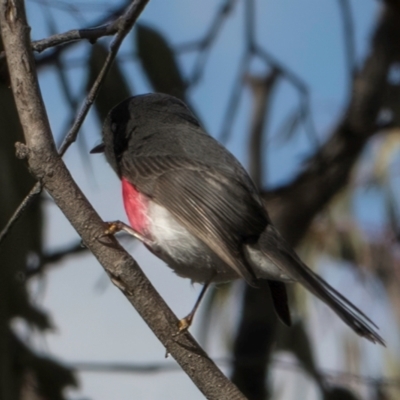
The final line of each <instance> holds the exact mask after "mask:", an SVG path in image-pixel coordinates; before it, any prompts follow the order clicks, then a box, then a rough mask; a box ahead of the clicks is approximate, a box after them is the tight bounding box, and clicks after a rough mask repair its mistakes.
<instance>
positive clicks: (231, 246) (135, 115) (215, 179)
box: [103, 94, 384, 344]
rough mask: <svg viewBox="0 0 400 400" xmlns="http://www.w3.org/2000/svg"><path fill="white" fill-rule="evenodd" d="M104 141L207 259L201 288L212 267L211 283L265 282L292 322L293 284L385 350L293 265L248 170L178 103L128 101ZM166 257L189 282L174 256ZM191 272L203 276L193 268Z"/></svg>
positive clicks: (357, 315) (353, 311)
mask: <svg viewBox="0 0 400 400" xmlns="http://www.w3.org/2000/svg"><path fill="white" fill-rule="evenodd" d="M103 137H104V146H105V154H106V157H107V160H108V162H109V163H110V165H111V166H112V167H113V169H114V170H115V171H116V173H117V174H118V175H119V177H120V178H122V177H124V178H125V179H127V180H128V181H129V182H130V183H131V184H132V185H133V186H134V187H135V188H136V189H137V190H138V191H139V192H140V193H143V194H144V195H145V196H146V197H147V198H148V199H150V200H151V201H152V202H154V204H156V205H159V206H161V207H162V208H163V209H166V210H167V211H168V213H170V214H171V215H172V218H173V219H174V220H176V221H177V222H178V223H179V224H180V225H181V226H182V227H184V228H185V229H186V230H187V232H188V233H189V235H192V236H193V238H195V240H197V241H198V243H199V245H198V246H197V247H198V253H199V252H200V253H201V252H203V253H208V254H209V257H208V258H207V260H211V261H209V263H211V268H210V266H209V265H208V266H207V267H206V266H204V278H201V280H202V281H203V282H206V281H207V279H208V278H209V277H210V276H212V275H210V274H211V272H210V269H211V270H213V271H212V272H213V273H215V279H214V280H215V281H219V280H222V279H223V278H225V277H229V278H230V279H233V278H234V277H242V278H244V279H246V281H247V282H248V283H250V284H252V285H256V281H257V279H268V280H270V282H271V284H270V288H271V293H272V295H273V298H274V304H275V307H276V309H277V312H278V314H279V315H280V317H281V319H283V320H284V322H286V323H287V324H290V315H289V310H288V306H287V297H286V290H285V286H284V282H288V281H298V282H300V283H301V284H302V285H303V286H304V287H306V288H307V289H308V290H310V291H311V292H312V293H313V294H314V295H316V296H317V297H319V298H320V299H321V300H322V301H324V302H325V303H326V304H328V305H329V306H330V307H331V308H332V309H333V310H334V311H335V312H336V313H337V314H338V315H339V316H340V317H341V318H342V319H343V321H344V322H346V323H347V324H348V325H349V326H350V327H351V328H352V329H353V330H354V331H356V332H357V333H358V334H359V335H361V336H364V337H366V338H367V339H369V340H371V341H372V342H379V343H381V344H384V342H383V339H382V338H381V337H380V336H379V334H378V333H377V332H376V331H375V330H374V328H373V326H375V325H374V324H373V323H372V322H371V321H370V320H369V319H368V317H366V316H365V314H363V313H362V312H361V311H360V310H359V309H358V308H357V307H355V306H354V305H353V304H351V303H350V302H349V301H348V300H347V299H345V298H344V297H343V296H342V295H340V294H339V293H338V292H337V291H336V290H335V289H333V288H332V287H331V286H330V285H328V284H327V283H326V282H325V281H323V280H322V279H321V278H320V277H319V276H318V275H316V274H315V273H314V272H313V271H312V270H310V269H309V268H308V267H307V266H306V265H305V264H304V263H303V262H302V261H301V260H300V259H299V257H298V256H297V254H296V253H295V252H294V250H293V249H292V248H291V247H290V246H289V245H288V244H287V243H286V242H285V240H284V239H283V238H282V237H281V236H280V234H279V232H278V231H277V230H276V228H275V227H274V226H273V225H272V224H271V221H270V219H269V217H268V214H267V212H266V210H265V208H264V206H263V203H262V201H261V198H260V196H259V194H258V192H257V190H256V188H255V186H254V185H253V183H252V181H251V179H250V178H249V176H248V174H247V173H246V171H245V170H244V169H243V167H242V166H241V165H240V163H239V162H238V161H237V160H236V158H235V157H233V155H232V154H231V153H229V152H228V151H227V150H226V149H225V148H224V147H223V146H221V145H220V144H219V143H218V142H217V141H216V140H215V139H213V138H212V137H210V136H209V135H208V134H206V133H205V132H204V131H203V129H202V128H201V127H200V124H199V123H198V121H197V120H196V118H195V117H194V116H193V114H192V113H191V112H190V110H189V109H188V108H187V107H186V105H185V104H184V103H183V102H182V101H180V100H178V99H176V98H174V97H171V96H168V95H164V94H147V95H142V96H135V97H132V98H130V99H127V100H125V101H124V102H122V103H120V104H119V105H117V106H116V107H115V108H113V109H112V110H111V112H110V113H109V115H108V117H107V119H106V121H105V123H104V127H103ZM188 246H189V245H188ZM191 246H192V244H191ZM161 247H162V246H161ZM154 251H155V252H156V254H157V252H158V250H157V251H156V250H154ZM180 251H182V250H180ZM184 251H185V250H184ZM158 254H159V255H160V254H161V255H160V257H162V258H163V256H162V254H163V253H162V252H161V253H160V252H158ZM164 259H165V260H166V261H167V263H169V264H170V266H171V267H172V268H174V269H176V270H177V273H179V274H180V275H184V276H187V277H191V270H190V268H189V267H190V266H189V267H188V268H187V269H186V270H184V269H183V268H184V267H183V266H182V268H181V265H180V263H181V261H179V260H178V259H179V257H177V258H176V261H175V258H174V256H171V254H170V255H168V256H165V257H164ZM192 268H196V273H197V274H198V270H200V271H201V266H198V262H197V263H193V266H192ZM178 270H179V271H180V272H178ZM182 271H184V272H182ZM229 271H230V272H229ZM219 276H221V279H219ZM191 278H192V279H194V278H193V277H191ZM196 279H197V280H199V278H198V275H196Z"/></svg>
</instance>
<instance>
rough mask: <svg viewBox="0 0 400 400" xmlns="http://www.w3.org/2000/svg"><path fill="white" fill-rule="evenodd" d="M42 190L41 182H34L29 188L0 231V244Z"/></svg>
mask: <svg viewBox="0 0 400 400" xmlns="http://www.w3.org/2000/svg"><path fill="white" fill-rule="evenodd" d="M41 192H42V184H41V182H36V184H35V186H33V188H32V189H31V191H30V192H29V193H28V194H27V196H26V197H25V198H24V200H23V201H22V202H21V204H20V205H19V206H18V208H17V209H16V210H15V212H14V214H13V215H12V216H11V218H10V219H9V220H8V222H7V225H6V226H5V227H4V228H3V230H2V231H1V232H0V245H1V243H2V242H3V240H4V239H5V238H6V237H7V235H8V234H9V233H10V232H11V229H12V227H13V225H14V224H15V223H16V222H17V221H18V220H19V218H20V217H21V215H22V214H23V213H24V211H25V210H26V209H27V208H28V207H29V206H30V205H31V204H32V202H33V200H35V199H36V197H37V196H38V195H39V194H40V193H41Z"/></svg>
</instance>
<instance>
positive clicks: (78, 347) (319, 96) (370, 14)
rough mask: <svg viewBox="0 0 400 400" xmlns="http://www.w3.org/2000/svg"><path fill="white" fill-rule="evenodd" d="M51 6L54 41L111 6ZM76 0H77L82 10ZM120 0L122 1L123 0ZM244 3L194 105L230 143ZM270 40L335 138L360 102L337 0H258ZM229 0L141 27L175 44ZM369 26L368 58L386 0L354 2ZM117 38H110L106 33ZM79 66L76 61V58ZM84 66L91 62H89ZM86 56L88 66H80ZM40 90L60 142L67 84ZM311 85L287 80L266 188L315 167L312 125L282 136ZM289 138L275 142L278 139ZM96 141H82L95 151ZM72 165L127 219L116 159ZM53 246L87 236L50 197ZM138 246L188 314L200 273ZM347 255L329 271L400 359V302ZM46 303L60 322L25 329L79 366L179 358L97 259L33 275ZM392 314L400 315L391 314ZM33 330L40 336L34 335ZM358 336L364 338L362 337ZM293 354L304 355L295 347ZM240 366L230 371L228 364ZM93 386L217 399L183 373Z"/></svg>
mask: <svg viewBox="0 0 400 400" xmlns="http://www.w3.org/2000/svg"><path fill="white" fill-rule="evenodd" d="M44 3H45V2H40V1H28V2H27V9H28V17H29V21H30V24H31V25H32V38H33V39H40V38H43V37H45V36H48V35H49V32H50V31H49V29H50V28H49V25H48V22H47V18H48V16H49V13H51V14H52V15H53V16H54V18H55V24H56V26H55V27H54V29H56V31H57V32H62V31H66V30H69V29H73V28H77V27H83V26H86V25H87V24H88V23H90V22H91V21H94V20H96V18H98V17H99V16H100V15H101V14H102V10H103V9H102V7H103V5H106V4H107V3H106V2H96V1H94V0H93V1H87V0H86V2H85V4H90V3H93V4H96V7H94V8H93V9H89V7H88V10H90V11H88V12H85V13H84V14H82V15H80V16H78V17H77V16H71V15H70V14H69V13H66V12H64V11H62V10H57V9H55V8H53V7H49V6H48V5H47V6H43V4H44ZM73 3H74V2H73V1H71V2H70V4H73ZM110 3H111V2H110ZM243 3H244V2H243V1H239V2H238V4H237V6H236V7H235V9H234V11H233V13H232V14H231V15H230V17H229V18H228V19H227V21H226V23H225V24H224V27H223V30H222V32H221V34H220V36H219V37H218V40H217V42H216V44H215V46H214V47H213V50H212V52H211V57H210V60H209V62H208V64H207V67H206V70H205V74H204V76H203V79H202V81H201V82H200V84H199V85H198V86H196V87H195V88H194V89H193V90H192V91H191V92H190V100H191V102H192V104H193V105H194V107H195V109H196V111H197V112H198V113H199V115H200V117H201V119H202V121H204V125H205V126H206V127H207V130H208V131H209V133H210V134H211V135H213V136H216V137H218V135H220V132H221V129H222V121H223V115H224V111H225V107H226V103H227V99H228V96H229V94H230V90H231V87H232V83H233V81H234V79H236V75H237V64H238V60H239V59H240V56H241V55H242V53H243V46H244V42H243V37H244V35H243ZM255 3H256V7H257V12H256V26H257V28H256V36H257V39H258V41H259V43H260V44H261V45H262V46H263V47H264V48H265V49H267V50H268V51H269V52H270V53H271V54H273V55H274V56H275V57H276V58H277V59H278V60H279V61H280V62H282V63H283V64H285V65H286V66H287V67H288V68H289V69H290V70H292V71H294V72H295V73H296V74H297V75H298V76H299V77H300V78H301V79H302V80H304V81H305V82H306V83H307V85H308V86H309V87H310V91H311V105H312V111H313V116H314V123H315V126H316V129H317V132H318V138H319V140H320V141H323V140H324V138H326V136H327V135H328V134H329V132H330V129H331V128H332V127H333V126H334V123H335V121H337V119H338V117H339V116H340V115H341V112H342V111H343V108H344V107H345V106H346V102H345V101H346V96H347V95H348V93H347V91H348V85H347V83H348V71H347V69H346V60H345V57H344V56H345V53H344V47H343V31H342V24H341V19H340V13H339V8H338V4H337V2H336V1H327V0H326V1H321V0H303V1H294V0H270V1H261V0H260V1H256V2H255ZM220 4H221V1H215V0H203V1H201V2H198V1H192V0H171V1H168V2H166V1H165V0H151V1H150V2H149V5H148V6H147V7H146V9H145V11H144V12H143V14H142V15H141V17H140V22H141V23H146V24H149V25H151V26H153V27H156V28H157V29H159V30H160V31H161V33H163V34H164V35H165V37H166V38H167V39H168V40H169V41H170V43H172V44H174V45H178V44H182V43H187V42H190V41H191V40H193V39H196V38H199V37H201V36H202V35H203V34H204V33H205V31H206V29H207V27H208V26H209V24H210V21H211V19H212V18H213V16H214V14H215V12H216V10H217V8H218V7H219V6H220ZM351 5H352V10H353V15H354V20H355V33H356V50H357V51H356V53H357V60H358V61H359V62H360V61H362V60H363V58H364V56H365V54H366V51H367V49H368V43H369V35H370V33H371V29H372V28H373V23H374V21H375V20H376V16H377V13H378V11H379V10H378V2H376V1H372V0H371V1H370V0H368V1H365V0H364V1H361V0H353V1H351ZM104 42H107V39H105V40H104ZM89 46H90V45H88V44H82V45H78V46H75V48H74V50H73V51H70V52H67V53H66V55H65V56H64V60H69V62H71V63H73V60H82V59H83V60H84V59H86V58H87V56H88V51H89ZM133 46H134V40H133V36H132V35H130V36H128V37H127V39H126V40H125V43H124V45H123V47H122V49H121V53H124V54H125V53H127V52H130V51H132V48H133ZM71 60H72V61H71ZM193 61H194V57H193V55H191V54H185V55H183V56H182V57H180V58H179V64H180V66H181V68H182V71H183V72H184V73H188V72H189V71H190V69H191V66H192V65H193ZM75 64H77V63H76V62H75ZM78 64H79V63H78ZM123 68H124V71H125V72H126V74H127V76H128V79H129V84H130V86H131V88H132V92H133V93H135V94H140V93H145V92H148V91H150V90H151V89H150V87H149V84H148V82H147V81H146V78H145V77H144V75H143V72H142V70H141V67H140V65H139V64H138V63H137V62H134V63H132V62H130V63H124V64H123ZM251 69H252V71H253V72H254V73H263V72H264V73H265V65H264V64H262V63H261V62H260V61H257V60H255V61H254V62H253V63H252V67H251ZM68 79H69V84H70V86H71V88H72V91H73V92H74V93H75V94H76V95H78V94H79V93H80V91H81V88H82V85H84V82H85V81H86V76H85V74H84V73H82V70H81V69H80V68H79V67H74V68H70V69H69V70H68ZM40 84H41V87H42V93H43V97H44V100H45V104H46V107H47V112H48V115H49V119H50V123H51V126H52V129H53V133H54V135H55V137H56V139H57V140H58V141H59V139H60V138H61V137H62V135H63V134H64V133H65V127H66V124H67V122H68V121H69V120H70V118H71V111H70V110H69V106H68V105H67V103H66V102H65V99H64V96H63V94H62V92H60V87H59V79H58V76H57V74H56V73H55V71H54V70H52V69H50V68H47V69H45V70H43V71H41V74H40ZM298 101H299V96H298V93H297V92H296V91H295V90H294V89H293V87H292V86H291V85H289V84H288V83H285V82H284V83H280V84H279V86H278V88H277V97H276V101H275V103H274V107H273V113H272V118H271V121H270V132H271V134H270V137H269V138H268V140H267V143H266V146H265V152H266V154H267V162H266V169H267V171H268V173H267V177H266V179H265V182H264V183H265V185H268V186H270V187H273V186H276V185H278V184H281V183H283V182H285V181H288V180H289V179H291V178H292V177H293V176H294V175H295V174H296V173H297V172H298V171H299V168H301V162H302V161H303V160H304V159H305V158H306V157H307V155H309V154H311V153H312V152H313V151H314V150H315V147H314V146H315V145H314V143H311V142H310V140H309V139H308V138H307V135H306V134H305V132H300V133H299V134H298V135H296V136H295V137H294V139H293V140H292V141H291V142H290V145H282V144H281V143H279V141H278V140H276V135H277V134H278V133H279V129H280V127H281V126H282V121H283V119H284V118H285V117H287V115H288V114H289V113H290V111H292V110H293V108H294V107H295V106H296V105H297V104H298ZM250 110H251V97H250V93H249V91H248V89H245V91H244V95H243V98H242V101H241V104H240V109H239V111H238V113H237V116H236V122H235V125H234V129H233V132H232V137H231V139H230V140H229V142H228V143H227V147H228V148H229V149H230V150H231V151H232V152H233V153H234V154H235V155H236V156H237V157H238V158H239V160H240V161H242V163H243V164H244V165H246V164H247V154H246V151H245V149H246V136H245V135H244V134H243V132H246V131H248V126H249V116H250V115H251V113H250ZM100 132H101V126H100V124H99V122H98V121H97V119H96V115H95V113H94V111H93V110H92V111H91V112H90V114H89V117H88V118H87V120H86V122H85V124H84V126H83V128H82V130H81V133H80V134H81V137H80V139H79V140H80V141H81V144H82V142H83V143H84V144H85V146H86V147H87V149H90V148H91V147H93V146H94V145H95V144H97V143H98V142H99V140H100ZM274 135H275V136H274ZM81 148H82V146H81ZM65 162H66V163H67V166H68V168H69V169H70V171H71V173H72V175H73V177H74V178H75V180H76V182H77V183H78V185H79V186H80V187H81V189H82V190H83V191H84V193H85V194H86V196H87V197H88V199H89V201H90V202H91V204H92V205H93V206H94V208H95V209H96V210H97V212H98V213H99V214H100V216H101V217H102V218H103V219H104V220H105V221H107V220H116V219H121V220H123V221H126V220H127V219H126V217H125V213H124V210H123V205H122V201H121V189H120V183H119V181H118V179H117V177H116V176H115V174H114V173H113V171H112V170H111V168H110V167H109V166H108V165H107V164H106V162H105V159H104V157H103V156H98V155H96V156H89V155H88V154H87V152H83V153H82V151H80V150H78V147H77V146H76V145H74V146H72V147H71V148H70V150H69V151H68V153H67V155H66V156H65ZM356 208H357V210H358V211H357V215H358V217H359V218H360V220H362V222H363V224H364V225H365V226H367V227H372V228H371V229H375V228H376V227H378V228H379V226H380V224H381V223H382V222H381V221H382V215H383V212H382V199H381V198H380V196H379V195H378V194H376V195H375V196H374V195H373V193H372V194H371V196H370V197H368V198H365V196H364V199H363V201H362V202H361V201H360V203H359V204H358V203H357V204H356ZM45 214H46V219H45V246H46V248H47V249H52V250H54V249H57V248H62V247H64V246H66V245H68V244H70V243H73V242H75V241H76V240H78V239H79V238H78V236H77V234H76V232H75V231H74V230H73V228H72V227H71V226H70V224H69V222H68V221H67V220H66V219H65V218H64V217H63V215H62V214H61V212H60V211H59V210H58V209H57V207H56V206H55V205H54V204H53V203H52V202H51V201H50V200H49V201H48V202H47V203H46V208H45ZM124 246H125V247H126V249H127V250H128V251H129V252H130V253H131V254H132V255H133V256H134V258H135V259H136V260H137V261H138V263H139V265H140V266H141V267H142V268H143V270H144V272H145V274H146V275H147V276H148V278H149V279H150V281H151V282H152V283H153V284H154V286H155V287H156V289H157V290H158V291H159V292H160V294H161V296H162V297H163V298H164V299H165V300H166V302H167V303H168V304H169V305H170V307H171V308H172V309H173V311H174V312H175V313H176V315H177V316H178V317H182V316H184V315H186V314H187V313H188V311H189V310H190V309H191V307H192V305H193V304H194V301H195V299H196V297H197V295H198V293H199V291H200V286H199V285H195V286H192V285H191V284H190V282H189V281H188V280H184V279H182V278H178V277H176V276H175V275H174V274H173V273H172V272H171V270H170V269H169V268H167V267H165V265H163V263H162V262H161V261H159V260H158V259H156V258H155V257H154V256H153V255H151V254H150V253H149V252H148V251H147V250H146V249H145V248H144V247H143V246H142V245H140V244H136V243H133V242H131V241H124ZM332 263H334V261H332V260H329V259H323V260H321V262H320V263H319V265H321V268H320V272H321V274H322V275H323V276H324V277H325V278H327V279H328V280H329V282H330V283H331V284H332V285H333V286H334V287H340V291H341V292H342V293H343V294H345V295H347V296H348V297H349V298H350V300H352V301H354V302H355V303H356V304H357V305H358V306H360V307H361V308H362V309H363V310H365V311H366V312H367V313H368V315H369V316H370V317H371V318H372V319H373V320H374V321H375V322H376V323H377V324H378V325H380V326H381V327H382V329H381V334H382V336H383V337H384V338H385V339H387V342H388V345H390V348H391V352H392V353H393V357H398V354H399V345H398V331H397V329H396V328H395V327H394V326H393V324H394V322H393V318H392V315H391V311H390V307H388V305H387V301H386V299H385V295H384V293H383V288H382V287H381V286H380V285H379V283H377V282H376V281H375V280H373V279H372V278H370V277H368V276H366V277H365V280H364V281H363V284H362V285H360V281H359V279H358V278H359V277H358V276H357V275H356V273H355V271H354V269H352V268H351V267H350V266H349V267H348V268H340V269H339V268H336V267H334V266H333V267H332ZM31 289H32V294H33V297H34V299H35V301H36V302H37V303H38V304H40V305H42V307H43V308H44V309H46V310H48V311H49V312H50V313H51V315H52V316H53V317H54V325H55V327H56V329H55V330H54V331H53V332H51V333H48V334H46V335H45V337H43V336H39V335H32V334H31V333H30V332H27V331H26V329H24V327H21V326H17V328H16V329H19V330H20V332H21V335H22V336H24V337H25V339H26V340H27V341H30V343H32V344H33V345H34V346H35V348H36V349H38V350H39V351H43V352H44V353H46V354H50V355H51V356H54V357H56V358H58V359H60V360H63V361H64V362H66V363H75V362H80V361H93V362H96V361H97V362H127V363H151V362H156V363H166V364H170V363H174V361H173V360H172V359H171V358H169V359H167V360H166V359H165V358H164V355H165V351H164V348H163V346H161V344H160V343H159V342H158V340H157V339H156V338H155V337H154V335H153V334H152V332H151V331H150V330H149V328H148V327H147V326H146V324H145V323H144V322H143V321H142V320H141V318H140V317H139V316H138V314H137V313H136V311H135V310H134V309H133V308H132V306H131V305H130V304H129V303H128V302H127V301H126V299H125V298H124V296H123V295H122V294H121V293H120V292H119V291H118V290H117V289H116V288H115V287H114V286H113V285H112V284H110V283H109V281H108V279H107V277H106V276H105V273H104V272H103V270H102V268H101V266H100V265H99V264H98V262H97V261H96V260H95V258H94V257H93V256H92V255H91V254H89V253H85V254H84V255H79V256H71V257H69V258H68V259H67V260H65V261H63V262H62V263H60V264H58V265H57V266H55V267H54V268H51V269H49V272H48V273H47V274H46V276H45V277H44V278H43V279H40V280H38V281H35V282H33V284H32V287H31ZM241 290H242V285H241V284H240V283H238V284H237V285H236V286H235V288H234V290H233V291H232V295H231V296H230V297H229V298H228V299H227V300H226V304H224V305H223V307H221V310H220V312H219V314H218V315H214V316H213V319H212V323H211V326H212V329H211V333H210V337H212V340H211V341H210V342H209V343H208V346H207V351H208V352H209V354H210V355H211V356H212V357H215V358H220V357H225V356H227V355H228V354H229V353H228V350H229V348H230V345H231V338H232V332H233V331H234V329H235V324H236V322H237V318H238V316H239V313H240V309H239V307H238V302H237V301H235V300H236V299H237V298H238V297H239V295H240V292H241ZM309 301H310V304H311V311H310V318H309V327H310V328H311V329H310V331H312V337H313V339H314V340H315V342H317V341H318V345H317V351H316V357H317V360H318V363H319V365H320V366H321V367H325V368H333V369H337V370H342V369H344V367H345V366H344V365H342V364H343V360H344V359H345V357H344V348H343V346H339V345H337V344H336V345H335V342H337V341H335V339H334V338H335V337H343V338H347V337H351V338H352V339H351V340H354V337H353V336H354V334H353V333H352V332H351V331H350V330H349V329H348V328H347V327H346V326H345V325H344V324H343V323H342V322H341V321H340V320H339V319H338V318H336V317H332V315H333V314H332V313H331V312H330V311H329V310H328V309H327V308H326V307H325V306H324V305H323V304H321V303H320V302H318V301H316V300H315V299H311V300H309ZM391 321H392V322H391ZM200 323H201V318H197V320H196V321H195V323H194V326H193V328H192V329H191V332H192V333H193V334H194V336H195V337H196V332H198V325H199V324H200ZM28 333H29V334H28ZM352 335H353V336H352ZM360 349H362V351H363V354H365V362H364V363H363V365H364V367H363V368H364V371H361V372H362V373H365V374H367V375H372V376H374V375H377V376H379V374H380V373H381V372H382V368H383V365H384V360H385V359H386V358H385V357H387V354H386V355H385V353H384V350H383V349H381V348H380V347H378V346H373V345H371V344H370V343H368V342H367V341H361V342H360ZM281 356H282V357H281V358H284V359H286V360H289V361H290V360H292V358H291V357H290V356H288V355H281ZM226 371H228V370H226ZM286 374H289V376H290V382H291V384H287V382H288V375H284V374H283V373H282V370H280V369H279V368H277V369H274V373H273V377H272V379H273V380H274V382H275V385H274V390H276V392H277V393H280V396H281V397H280V398H291V397H290V396H291V395H293V393H295V392H294V390H295V389H294V388H296V390H299V388H301V390H302V391H304V394H305V396H307V397H304V398H307V399H314V398H316V396H317V394H318V392H317V391H316V389H315V387H314V386H313V385H312V384H310V383H309V381H308V380H307V379H306V378H305V376H304V375H303V374H299V373H297V372H296V373H295V372H286ZM79 380H80V388H79V390H77V391H71V392H70V393H69V394H70V398H71V399H75V400H77V399H93V400H94V399H96V400H106V399H119V400H125V399H126V400H127V399H132V398H135V399H154V400H158V399H160V400H161V399H170V398H171V399H176V400H180V399H182V400H183V399H187V398H190V399H194V400H196V399H202V398H203V396H202V395H201V393H200V392H199V391H198V390H197V389H196V387H195V386H194V385H193V384H192V382H191V381H190V380H189V378H187V377H186V376H185V375H184V373H182V372H180V371H179V370H175V371H171V372H166V373H160V374H136V375H132V374H99V373H81V374H80V375H79Z"/></svg>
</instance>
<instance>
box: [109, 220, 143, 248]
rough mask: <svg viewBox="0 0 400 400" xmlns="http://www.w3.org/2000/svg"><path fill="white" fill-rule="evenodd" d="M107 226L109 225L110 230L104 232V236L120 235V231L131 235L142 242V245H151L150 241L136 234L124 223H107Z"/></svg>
mask: <svg viewBox="0 0 400 400" xmlns="http://www.w3.org/2000/svg"><path fill="white" fill-rule="evenodd" d="M106 224H107V226H108V228H107V229H106V230H105V231H104V233H103V235H102V236H109V235H115V234H116V233H118V232H120V231H124V232H126V233H128V234H129V235H132V236H133V237H135V238H136V239H138V240H140V241H141V242H142V243H144V244H148V245H150V242H149V240H148V239H146V238H145V237H144V236H142V235H141V234H140V233H139V232H136V231H135V230H134V229H132V228H131V227H130V226H129V225H127V224H125V223H124V222H122V221H112V222H106Z"/></svg>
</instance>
